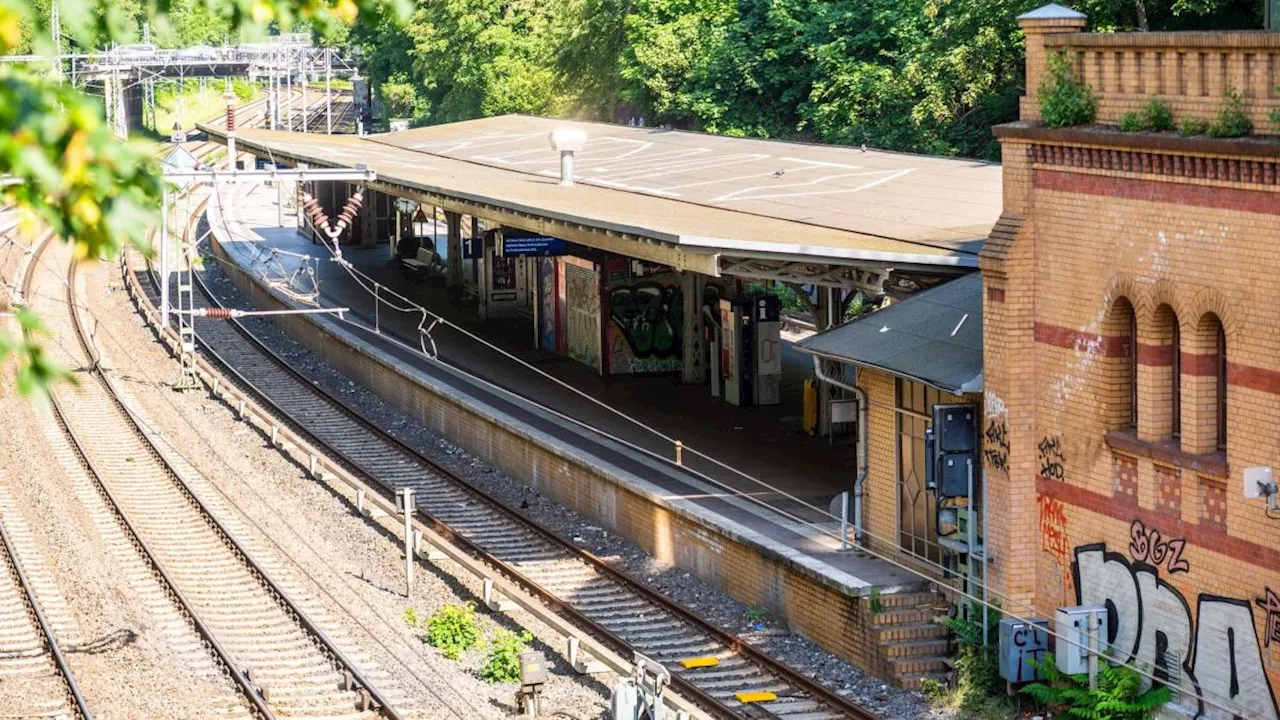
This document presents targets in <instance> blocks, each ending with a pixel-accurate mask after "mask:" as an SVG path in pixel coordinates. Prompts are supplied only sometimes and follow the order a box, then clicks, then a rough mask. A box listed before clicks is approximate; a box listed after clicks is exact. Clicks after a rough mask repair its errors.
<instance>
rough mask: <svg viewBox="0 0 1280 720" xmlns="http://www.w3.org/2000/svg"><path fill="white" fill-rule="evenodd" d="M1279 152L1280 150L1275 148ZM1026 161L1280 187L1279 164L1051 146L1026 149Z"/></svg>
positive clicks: (1172, 154)
mask: <svg viewBox="0 0 1280 720" xmlns="http://www.w3.org/2000/svg"><path fill="white" fill-rule="evenodd" d="M1276 149H1277V151H1280V148H1276ZM1027 161H1028V162H1030V163H1031V164H1032V165H1036V166H1041V167H1065V168H1082V169H1086V170H1104V171H1113V172H1123V173H1142V174H1144V175H1157V176H1165V177H1169V178H1177V179H1186V180H1209V181H1214V182H1230V183H1243V184H1246V185H1264V186H1271V187H1275V186H1276V185H1277V184H1280V160H1277V159H1275V158H1271V159H1266V160H1263V159H1252V158H1235V157H1206V156H1204V155H1188V154H1174V153H1167V152H1151V151H1146V150H1129V149H1118V148H1105V147H1081V146H1078V145H1058V144H1051V143H1031V144H1029V145H1028V146H1027Z"/></svg>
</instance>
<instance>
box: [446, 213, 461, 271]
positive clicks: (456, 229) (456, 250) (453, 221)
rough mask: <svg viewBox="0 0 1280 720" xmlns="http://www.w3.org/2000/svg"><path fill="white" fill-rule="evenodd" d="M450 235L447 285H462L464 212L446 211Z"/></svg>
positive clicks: (447, 249)
mask: <svg viewBox="0 0 1280 720" xmlns="http://www.w3.org/2000/svg"><path fill="white" fill-rule="evenodd" d="M444 220H445V225H446V226H447V228H448V229H447V232H448V235H447V237H446V240H445V242H446V244H447V248H446V253H445V255H446V264H445V276H444V278H445V285H446V286H447V287H459V286H460V285H462V214H461V213H457V212H453V211H452V210H446V211H445V213H444Z"/></svg>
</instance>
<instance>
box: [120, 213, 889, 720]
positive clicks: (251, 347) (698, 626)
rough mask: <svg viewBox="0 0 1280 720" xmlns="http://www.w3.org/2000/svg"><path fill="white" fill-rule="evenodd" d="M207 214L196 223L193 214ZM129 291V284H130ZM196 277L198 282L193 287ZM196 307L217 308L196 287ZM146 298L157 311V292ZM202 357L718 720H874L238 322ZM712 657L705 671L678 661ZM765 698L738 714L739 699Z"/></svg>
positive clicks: (207, 330) (206, 344)
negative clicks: (493, 487)
mask: <svg viewBox="0 0 1280 720" xmlns="http://www.w3.org/2000/svg"><path fill="white" fill-rule="evenodd" d="M202 212H203V209H201V210H200V211H198V212H197V215H199V214H201V213H202ZM129 274H130V276H131V279H132V280H133V281H134V282H136V277H132V276H133V275H134V273H132V272H130V273H129ZM197 277H198V276H197ZM198 285H199V291H198V292H197V294H196V306H197V307H220V304H219V303H218V302H217V301H216V300H215V299H214V298H213V296H212V294H211V293H210V292H209V291H208V289H207V288H206V287H205V286H204V284H203V281H200V282H198ZM145 293H146V295H147V298H148V299H149V300H150V302H151V303H152V304H153V305H154V304H155V302H156V300H155V298H156V296H158V294H159V290H158V282H157V281H156V279H155V277H154V276H152V281H151V282H150V283H149V284H148V285H147V286H146V287H145ZM197 340H198V343H197V344H198V346H199V347H200V348H201V352H202V353H204V354H205V355H206V356H207V357H208V359H209V360H210V361H211V362H212V363H214V364H215V365H216V366H218V367H219V368H220V369H221V372H222V374H223V377H224V380H223V381H224V382H229V383H232V384H234V385H236V386H237V387H239V388H241V389H242V390H244V391H245V392H247V393H248V394H249V395H250V396H252V397H256V398H258V399H259V400H260V402H261V403H262V404H263V405H264V406H266V407H268V408H270V410H271V411H272V412H273V413H275V414H276V415H277V416H278V418H279V420H280V421H281V422H282V423H284V424H285V425H287V426H289V427H290V428H292V429H293V430H294V431H295V432H297V433H299V434H300V435H302V436H304V437H306V438H309V439H310V441H311V442H312V443H313V444H314V445H315V446H317V447H319V448H322V449H323V450H324V451H325V452H326V453H327V454H329V455H330V456H331V457H333V458H335V459H337V460H339V461H340V463H341V464H342V465H344V466H345V467H346V468H348V469H349V470H350V471H351V472H352V473H353V474H355V475H356V476H358V477H360V478H361V479H363V480H364V481H365V482H366V483H367V484H368V485H370V486H371V487H373V488H375V489H377V490H378V491H379V492H381V493H382V494H384V495H385V496H392V495H393V494H394V492H395V491H396V490H397V489H400V488H413V490H414V497H415V498H416V499H418V503H419V507H418V514H419V517H420V518H421V520H423V521H424V522H425V523H426V524H427V525H429V526H430V527H432V528H433V529H434V530H435V531H437V532H438V533H439V534H441V535H443V536H444V537H447V538H449V540H451V541H452V542H453V543H454V544H455V545H458V546H459V547H462V548H463V549H465V550H466V551H468V552H469V553H471V554H473V555H475V556H476V557H479V558H480V559H482V560H483V561H484V562H485V563H487V564H489V565H490V566H492V567H494V568H496V569H498V570H499V571H501V572H502V573H503V574H504V575H506V576H507V577H508V578H510V579H512V580H514V581H515V582H516V583H517V584H518V585H520V586H522V587H523V588H524V589H525V590H527V591H529V592H530V593H531V594H533V595H534V596H535V597H537V598H539V599H540V600H542V601H543V602H544V603H547V604H549V605H550V606H551V607H555V608H557V609H558V611H559V612H560V613H561V614H563V615H564V616H566V617H567V618H569V619H570V620H571V621H572V622H573V623H574V624H576V625H578V626H579V627H582V628H583V629H585V630H587V631H588V632H589V633H590V634H591V635H592V636H593V637H596V638H598V639H600V640H601V641H602V642H604V643H605V644H606V645H608V646H612V647H613V648H614V649H615V650H617V651H618V652H620V653H623V654H626V655H628V656H629V655H630V654H631V653H633V652H639V653H642V654H644V655H645V656H647V657H650V658H653V659H655V660H657V661H659V662H661V663H662V664H663V665H665V666H666V667H668V668H669V669H670V671H671V675H672V679H673V687H674V689H675V690H676V691H677V692H679V693H680V694H682V695H684V696H685V697H687V698H690V699H692V700H694V701H695V702H696V703H698V704H699V705H701V706H702V707H703V708H704V709H705V710H707V711H708V712H710V713H712V714H714V715H717V716H720V717H779V718H790V719H792V720H828V719H834V718H858V719H859V720H866V719H869V718H874V715H872V714H871V713H870V712H868V711H867V710H865V709H863V708H861V707H859V706H857V705H855V704H853V703H851V702H850V701H848V700H846V699H845V698H843V697H841V696H840V695H837V694H836V693H834V692H832V691H830V690H828V689H826V688H824V687H823V686H821V685H819V684H818V683H816V682H814V681H813V680H811V679H810V678H808V677H806V676H804V675H803V674H801V673H799V672H797V671H795V670H794V669H792V668H790V667H788V666H786V665H784V664H782V663H781V662H779V661H777V660H775V659H773V658H771V657H769V656H768V655H766V654H764V653H762V652H760V651H758V650H756V649H755V648H753V647H751V646H750V645H748V644H747V643H745V642H744V641H742V640H741V639H739V638H737V637H735V636H733V635H732V634H730V633H728V632H726V631H724V630H721V629H720V628H718V627H716V626H714V625H712V624H711V623H708V622H706V621H704V620H702V619H701V618H699V617H697V616H696V615H694V614H693V613H691V612H689V611H688V610H685V609H684V608H682V607H681V606H679V605H677V604H675V603H673V602H671V601H670V600H668V599H667V598H665V597H664V596H662V595H660V594H658V593H656V592H654V591H652V590H650V589H649V588H647V587H646V586H644V585H643V584H642V583H640V582H639V581H637V580H635V579H634V578H632V577H630V576H628V575H627V574H625V573H623V572H620V571H618V570H616V569H614V568H613V567H611V566H610V565H608V564H607V563H605V562H604V561H602V560H600V559H599V558H597V557H595V556H594V555H592V554H590V553H588V552H585V551H583V550H582V549H580V548H578V547H576V546H574V545H573V544H571V543H569V542H567V541H565V540H563V539H562V538H560V537H559V536H557V535H555V534H554V533H553V532H551V531H550V530H548V529H546V528H544V527H542V526H541V525H538V524H537V523H535V522H533V521H532V520H530V519H528V518H526V517H524V516H522V515H521V514H519V513H518V512H517V511H515V510H513V509H511V508H508V507H507V506H506V505H503V504H501V503H500V502H498V501H496V500H494V499H492V498H490V497H489V496H487V495H486V494H485V493H484V492H483V491H481V490H480V489H478V488H476V487H474V486H473V485H471V483H470V482H469V481H468V480H467V479H465V478H463V477H461V476H459V475H457V474H455V473H453V472H452V471H450V470H449V469H447V468H445V467H443V466H441V465H439V464H437V463H436V462H435V461H434V460H432V459H431V458H430V457H427V456H425V455H423V454H421V453H419V452H418V451H417V450H415V449H413V448H412V447H409V446H408V445H406V444H405V443H403V442H402V441H400V440H399V439H397V438H396V437H394V436H392V435H390V434H389V433H387V432H385V431H384V430H382V429H381V428H380V427H378V426H376V425H374V424H373V423H371V422H369V421H368V420H367V419H366V418H364V417H363V416H362V415H360V414H359V413H358V412H356V411H355V410H353V409H351V408H349V407H348V406H347V405H345V404H344V403H343V402H342V401H341V400H339V399H338V398H336V397H334V396H332V395H330V394H328V393H327V392H325V391H324V390H323V389H321V388H318V387H317V386H315V385H314V384H313V383H311V382H310V381H308V380H307V379H306V378H305V377H303V376H302V375H301V374H300V373H298V372H297V371H296V370H294V369H293V368H292V367H291V366H290V365H289V364H288V363H286V362H285V361H283V360H282V359H281V358H280V357H279V356H277V355H276V354H274V353H273V352H272V351H271V350H270V349H269V348H267V347H266V346H265V345H264V344H263V343H262V342H261V341H259V340H258V339H257V338H255V337H254V336H253V335H252V333H250V332H249V331H248V330H247V329H246V328H245V327H244V326H243V325H242V324H241V323H240V322H239V321H234V320H233V321H230V322H228V321H224V320H199V321H197ZM707 656H711V657H715V658H716V659H717V660H718V664H717V665H715V666H712V667H703V668H698V669H691V670H690V669H685V668H684V667H683V666H682V665H681V664H680V661H681V660H683V659H688V658H693V657H707ZM756 691H761V692H771V693H774V694H775V695H776V696H777V698H776V700H773V701H769V702H762V703H751V704H744V703H742V702H739V700H738V699H737V697H736V696H737V694H738V693H742V692H756Z"/></svg>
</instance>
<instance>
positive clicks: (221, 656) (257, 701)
mask: <svg viewBox="0 0 1280 720" xmlns="http://www.w3.org/2000/svg"><path fill="white" fill-rule="evenodd" d="M36 264H37V263H35V262H33V263H32V267H34V266H35V265H36ZM76 266H77V263H75V262H72V263H71V265H70V266H69V267H68V270H67V278H66V281H67V294H66V300H67V303H68V305H69V308H70V312H71V314H72V324H73V326H75V328H76V336H77V338H78V339H79V342H80V345H81V347H82V348H84V349H85V350H86V352H87V354H88V356H89V358H90V360H91V365H92V366H94V367H96V366H97V364H98V356H97V352H96V350H95V349H94V348H92V346H91V344H87V339H86V338H85V337H84V335H83V332H82V328H81V327H80V324H79V317H78V313H76V311H75V307H76V306H75V299H74V297H73V295H74V290H73V288H74V284H75V283H74V280H75V269H76ZM49 399H50V401H51V405H52V408H53V414H54V419H55V420H56V421H57V424H58V427H59V428H61V429H62V431H63V433H64V434H65V435H66V436H67V438H68V439H69V440H70V441H71V447H72V450H73V451H74V452H75V454H76V458H77V460H78V461H79V463H80V465H81V467H83V468H84V470H85V473H86V474H87V475H88V476H89V478H90V480H92V481H93V485H94V488H95V489H96V490H97V491H98V494H99V496H101V497H102V498H103V500H104V501H105V502H106V505H107V508H108V510H109V511H110V512H111V513H112V514H113V515H114V516H115V517H116V520H117V521H118V522H119V523H120V525H121V527H122V528H123V529H124V531H125V535H126V538H127V539H128V541H129V543H130V544H131V545H133V546H134V548H135V549H137V550H138V552H140V553H141V554H142V556H143V558H144V559H145V560H146V563H147V564H148V565H149V566H150V567H151V571H152V574H153V575H154V576H155V577H156V578H157V579H159V580H160V585H161V589H162V590H163V591H164V592H165V594H166V595H167V596H168V597H169V598H170V599H171V600H173V602H174V603H175V605H176V607H177V610H178V611H179V612H180V613H181V614H183V615H185V616H186V618H187V620H188V621H189V622H190V623H191V625H192V626H193V627H194V628H195V630H196V633H197V634H198V635H199V636H200V638H201V640H202V642H203V643H204V645H205V647H206V648H207V649H208V650H209V651H210V652H212V654H213V656H214V660H215V661H216V662H217V664H218V665H219V666H220V667H221V668H222V670H223V672H224V673H226V674H227V675H228V676H229V677H230V679H231V681H232V683H233V684H234V685H235V686H236V689H237V690H239V691H240V694H241V695H243V696H244V697H245V699H247V700H248V703H249V711H250V712H251V713H252V714H253V716H254V717H257V718H261V719H262V720H275V714H274V713H272V712H271V709H270V708H269V707H267V705H266V703H265V702H264V701H263V699H262V697H260V696H259V695H258V692H257V690H256V689H255V688H254V687H253V684H252V683H251V682H250V681H249V678H248V677H247V676H246V675H245V674H244V671H243V670H241V668H240V666H239V665H237V664H236V662H235V660H233V659H232V657H231V655H230V653H228V652H227V650H226V648H224V647H223V646H222V644H221V643H220V642H218V639H217V637H215V636H214V634H213V631H212V630H211V629H210V628H209V626H208V625H207V624H205V622H204V620H203V619H202V618H201V617H200V615H199V613H198V612H196V609H195V607H194V606H193V605H192V604H191V602H190V601H189V600H187V598H186V596H185V595H183V593H182V591H181V590H180V589H179V588H178V584H177V582H176V581H175V580H174V579H173V577H172V576H171V575H170V574H169V572H168V570H166V569H165V567H164V566H163V565H162V564H161V563H160V559H159V557H158V556H157V555H156V554H155V552H154V551H153V550H152V549H151V547H150V546H149V545H148V544H147V542H146V541H145V540H143V539H142V536H141V534H139V532H138V530H137V528H136V527H134V524H133V522H132V521H131V520H130V519H129V517H128V516H127V515H126V514H125V512H124V508H123V507H122V506H121V504H120V503H119V502H118V501H117V499H116V497H115V495H114V494H113V493H112V492H111V489H110V488H108V487H107V485H106V483H105V481H104V480H103V477H102V475H101V474H100V473H99V472H98V469H97V467H96V466H95V465H94V464H93V461H92V460H90V458H89V452H88V448H87V447H86V445H85V443H84V442H83V440H82V439H81V438H80V436H79V434H78V433H76V432H75V431H74V430H73V429H72V427H71V425H70V423H69V422H68V420H67V418H68V417H69V411H68V409H67V408H66V407H65V406H64V405H63V403H62V401H61V400H59V399H58V396H57V393H54V392H50V393H49Z"/></svg>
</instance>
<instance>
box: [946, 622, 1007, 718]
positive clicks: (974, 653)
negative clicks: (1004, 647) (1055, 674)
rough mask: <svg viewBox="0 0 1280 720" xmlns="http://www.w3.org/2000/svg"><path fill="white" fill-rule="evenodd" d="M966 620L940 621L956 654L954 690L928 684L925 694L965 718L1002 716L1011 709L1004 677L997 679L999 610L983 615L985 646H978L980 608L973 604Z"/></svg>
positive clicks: (998, 665) (980, 638)
mask: <svg viewBox="0 0 1280 720" xmlns="http://www.w3.org/2000/svg"><path fill="white" fill-rule="evenodd" d="M969 610H970V611H969V617H967V618H961V617H952V618H947V619H946V620H944V621H943V624H944V625H945V626H946V627H947V629H949V630H951V633H952V636H953V638H954V639H955V642H956V645H958V646H959V651H958V652H957V654H956V665H955V688H954V689H953V690H947V689H945V688H943V687H942V685H941V684H940V683H936V684H930V685H929V686H928V687H926V688H925V691H926V694H927V695H929V697H930V699H931V700H933V701H934V702H937V703H941V704H944V705H947V706H949V707H954V708H957V709H959V710H961V711H962V713H963V714H964V715H965V716H967V717H1006V716H1008V715H1009V714H1010V711H1011V710H1012V707H1011V704H1010V703H1009V700H1008V698H1007V697H1006V696H1005V682H1004V678H1001V677H1000V656H999V654H998V643H999V636H1000V630H999V628H1000V611H999V610H998V609H996V608H989V609H988V610H987V611H986V612H987V644H986V645H983V644H982V608H981V606H979V605H978V604H976V603H975V604H973V605H972V606H971V607H970V609H969Z"/></svg>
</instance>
